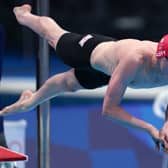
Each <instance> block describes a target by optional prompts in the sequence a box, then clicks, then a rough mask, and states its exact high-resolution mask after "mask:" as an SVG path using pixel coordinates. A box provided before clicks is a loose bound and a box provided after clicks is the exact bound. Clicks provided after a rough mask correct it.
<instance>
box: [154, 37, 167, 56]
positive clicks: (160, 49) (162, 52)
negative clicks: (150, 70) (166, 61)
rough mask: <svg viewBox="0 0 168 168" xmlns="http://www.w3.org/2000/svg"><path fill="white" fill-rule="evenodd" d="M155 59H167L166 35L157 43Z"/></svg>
mask: <svg viewBox="0 0 168 168" xmlns="http://www.w3.org/2000/svg"><path fill="white" fill-rule="evenodd" d="M156 57H157V58H158V59H160V58H163V57H168V34H166V35H164V36H163V37H162V39H161V40H160V42H159V43H158V46H157V51H156Z"/></svg>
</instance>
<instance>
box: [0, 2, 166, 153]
mask: <svg viewBox="0 0 168 168" xmlns="http://www.w3.org/2000/svg"><path fill="white" fill-rule="evenodd" d="M14 14H15V16H16V19H17V21H18V23H19V24H21V25H23V26H26V27H28V28H30V29H31V30H32V31H34V32H35V33H37V34H38V35H40V36H41V37H42V38H45V39H46V40H47V41H48V43H49V45H51V47H52V48H53V49H54V50H55V52H56V55H58V57H59V58H60V59H61V60H62V61H63V62H64V63H65V64H67V65H69V66H70V67H72V69H70V70H69V71H66V72H63V73H60V74H56V75H54V76H52V77H51V78H49V79H48V80H47V81H46V82H45V83H44V84H43V85H42V86H41V88H40V89H39V90H37V91H36V92H34V93H33V92H32V91H30V90H25V91H23V93H22V94H21V96H20V98H19V100H18V101H17V102H15V103H14V104H12V105H9V106H7V107H4V108H3V109H2V110H1V111H0V114H1V115H6V114H10V113H15V112H25V111H30V110H31V109H33V108H35V107H36V106H37V105H39V104H41V103H42V102H44V101H46V100H49V99H51V98H53V97H55V96H58V95H60V94H63V93H64V92H67V91H68V92H75V91H77V90H79V89H95V88H98V87H101V86H104V85H108V87H107V91H106V94H105V97H104V102H103V107H102V115H103V116H105V117H107V118H109V119H111V120H115V121H117V122H118V123H119V124H120V123H121V124H122V125H125V126H131V127H135V128H138V129H141V130H144V131H146V132H147V133H148V134H149V135H150V136H151V138H152V139H153V141H154V142H155V145H156V148H157V149H158V150H160V149H161V146H163V150H164V152H166V153H167V152H168V122H167V121H165V123H164V125H163V128H162V129H161V131H159V130H158V129H157V128H156V127H155V126H154V125H152V124H150V123H148V122H146V121H144V120H141V119H138V118H136V117H134V116H132V115H130V114H129V113H128V112H127V111H126V110H125V109H123V108H122V107H121V106H120V102H121V100H122V98H123V95H124V93H125V91H126V88H127V87H131V88H136V89H139V88H154V87H158V86H164V85H167V84H168V35H165V36H164V37H163V38H162V39H161V41H160V42H159V43H157V42H153V41H147V40H144V41H141V40H137V39H123V40H115V39H114V38H111V37H106V36H101V35H96V34H85V35H81V34H77V33H72V32H69V31H67V30H65V29H63V28H62V27H61V26H60V25H58V24H57V22H56V21H54V20H53V19H52V18H50V17H46V16H37V15H35V14H32V13H31V6H30V5H27V4H26V5H23V6H20V7H15V8H14Z"/></svg>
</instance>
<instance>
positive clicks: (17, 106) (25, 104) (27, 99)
mask: <svg viewBox="0 0 168 168" xmlns="http://www.w3.org/2000/svg"><path fill="white" fill-rule="evenodd" d="M32 96H33V93H32V91H30V90H25V91H23V93H22V94H21V96H20V98H19V99H18V101H16V102H15V103H13V104H11V105H9V106H6V107H4V108H3V109H2V110H0V115H7V114H13V113H17V112H25V111H29V110H31V109H32V107H33V106H32V103H31V102H32V101H31V98H32Z"/></svg>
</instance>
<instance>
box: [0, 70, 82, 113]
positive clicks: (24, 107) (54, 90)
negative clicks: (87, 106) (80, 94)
mask: <svg viewBox="0 0 168 168" xmlns="http://www.w3.org/2000/svg"><path fill="white" fill-rule="evenodd" d="M79 89H83V87H82V86H81V85H80V84H79V82H78V80H77V79H76V77H75V74H74V69H72V70H69V71H67V72H64V73H60V74H57V75H55V76H53V77H51V78H49V79H48V80H47V81H46V82H45V83H44V84H43V85H42V86H41V88H40V89H39V90H37V91H36V92H34V93H32V91H30V90H26V91H23V93H22V95H21V96H20V99H19V100H18V101H17V102H16V103H14V104H12V105H9V106H7V107H5V108H3V109H2V110H1V111H0V114H8V113H14V112H24V111H29V110H31V109H33V108H34V107H36V106H37V105H39V104H41V103H42V102H44V101H46V100H48V99H51V98H53V97H56V96H58V95H60V94H63V93H64V92H75V91H77V90H79Z"/></svg>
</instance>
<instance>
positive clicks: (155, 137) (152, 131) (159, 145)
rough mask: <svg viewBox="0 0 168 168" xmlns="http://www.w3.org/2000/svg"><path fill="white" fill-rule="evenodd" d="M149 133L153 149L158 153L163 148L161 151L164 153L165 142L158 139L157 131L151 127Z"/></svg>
mask: <svg viewBox="0 0 168 168" xmlns="http://www.w3.org/2000/svg"><path fill="white" fill-rule="evenodd" d="M149 133H150V135H151V137H152V139H153V141H154V143H155V149H156V150H157V151H158V152H159V151H161V150H162V148H163V151H164V152H166V151H165V149H164V144H165V142H164V140H162V139H161V138H160V133H159V131H158V129H157V128H155V127H153V126H152V127H151V129H150V131H149Z"/></svg>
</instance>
